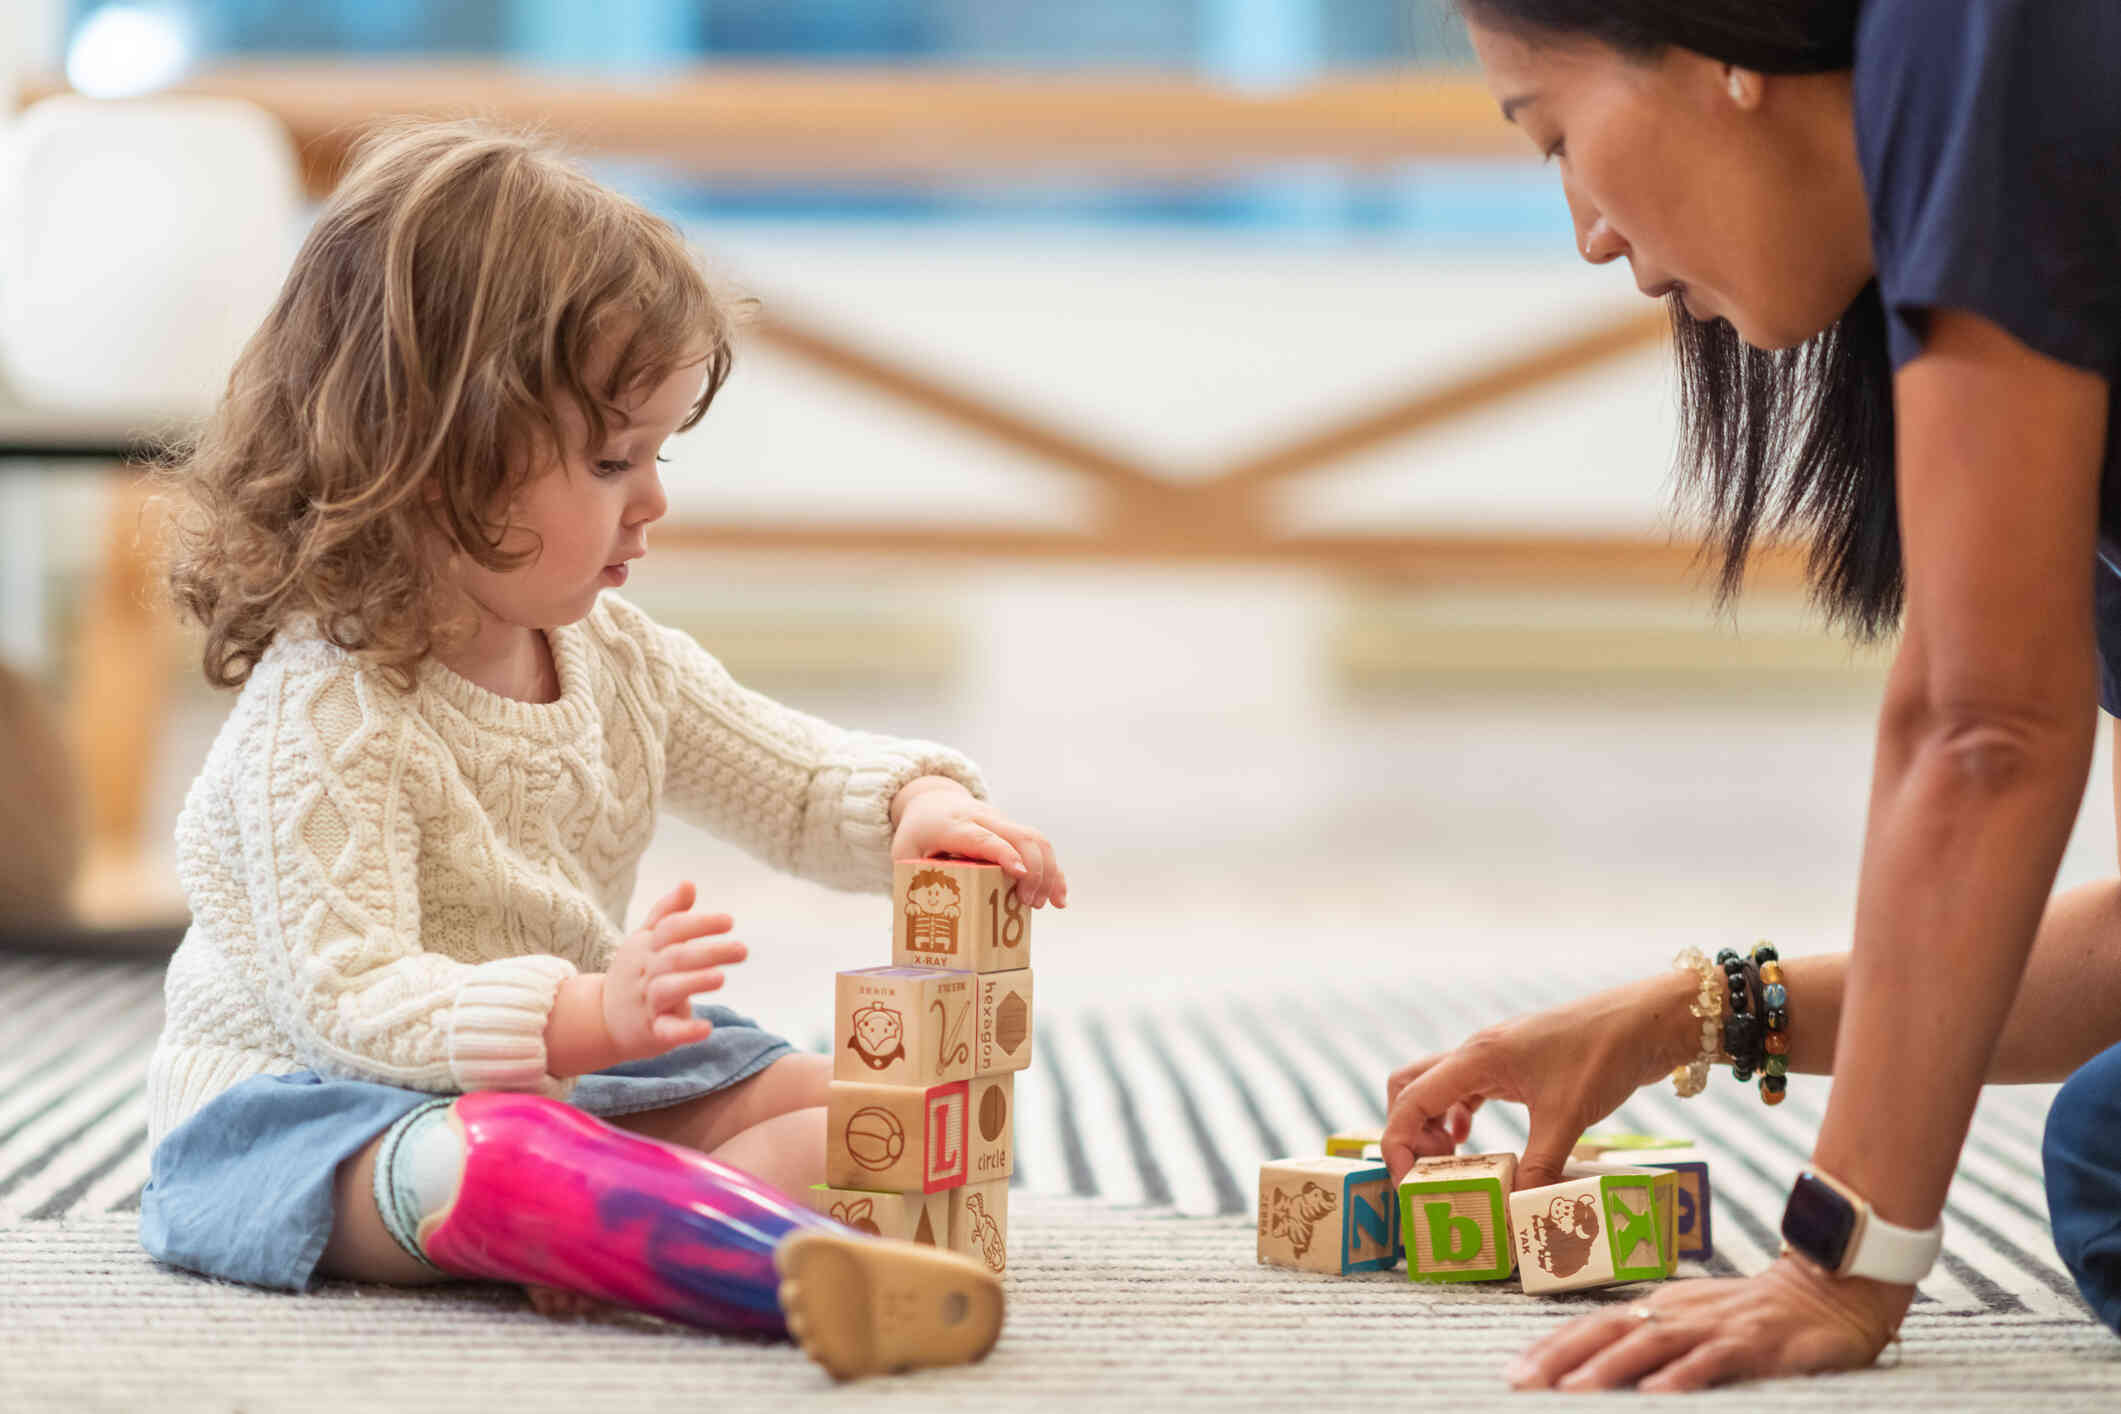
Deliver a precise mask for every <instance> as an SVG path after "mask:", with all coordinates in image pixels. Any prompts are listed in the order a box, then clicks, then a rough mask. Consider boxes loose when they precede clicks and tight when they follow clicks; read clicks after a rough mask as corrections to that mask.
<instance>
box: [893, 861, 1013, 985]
mask: <svg viewBox="0 0 2121 1414" xmlns="http://www.w3.org/2000/svg"><path fill="white" fill-rule="evenodd" d="M891 901H892V913H891V960H892V962H893V963H895V964H897V965H898V966H900V967H951V968H959V969H963V970H966V971H971V972H1017V971H1021V970H1022V969H1024V968H1026V967H1029V966H1030V965H1031V910H1030V909H1028V908H1026V907H1024V905H1023V903H1022V902H1021V901H1020V900H1019V899H1018V898H1017V896H1016V883H1015V881H1014V880H1012V879H1011V878H1010V877H1009V875H1008V874H1007V873H1006V872H1004V871H1003V869H1002V867H1001V866H1000V865H999V864H978V863H974V862H972V861H969V860H963V859H901V860H899V861H898V862H897V863H896V864H894V865H893V866H892V868H891Z"/></svg>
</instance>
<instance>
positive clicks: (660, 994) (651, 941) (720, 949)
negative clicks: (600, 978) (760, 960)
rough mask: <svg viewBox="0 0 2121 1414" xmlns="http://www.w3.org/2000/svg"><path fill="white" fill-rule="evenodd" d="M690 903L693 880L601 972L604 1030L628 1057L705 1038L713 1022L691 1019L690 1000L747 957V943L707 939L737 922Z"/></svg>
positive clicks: (719, 981)
mask: <svg viewBox="0 0 2121 1414" xmlns="http://www.w3.org/2000/svg"><path fill="white" fill-rule="evenodd" d="M692 899H693V888H692V885H691V883H690V882H687V883H682V884H679V885H678V886H677V887H676V888H675V889H672V890H671V891H670V892H669V893H668V894H665V895H664V896H663V898H662V900H661V901H660V902H658V903H657V904H656V906H655V907H653V908H651V909H649V910H648V917H647V918H646V919H645V920H643V921H642V923H641V926H640V928H639V929H637V930H636V931H634V932H632V933H629V934H627V935H626V940H625V941H624V942H622V943H620V944H619V946H618V948H617V950H616V951H615V952H613V953H612V955H611V966H610V967H609V968H607V969H606V970H605V972H604V1026H605V1028H606V1029H607V1030H609V1031H610V1032H611V1040H612V1044H613V1045H615V1046H617V1047H618V1048H619V1049H620V1050H621V1051H623V1052H624V1053H625V1056H626V1059H628V1060H643V1059H645V1058H647V1057H649V1056H659V1055H661V1054H662V1053H663V1052H665V1051H668V1050H673V1049H675V1048H676V1047H678V1046H688V1045H690V1044H692V1043H693V1042H694V1041H704V1040H706V1039H707V1036H708V1033H709V1032H711V1031H713V1030H714V1023H713V1022H711V1021H701V1020H699V1019H697V1018H696V1017H694V1016H693V1014H692V996H693V994H694V993H695V992H711V991H713V990H715V989H716V988H717V987H719V986H721V985H722V974H721V971H720V969H722V968H724V967H727V966H729V965H730V964H732V963H737V962H742V961H743V960H744V956H745V949H744V945H743V944H742V943H739V942H736V941H734V940H732V941H728V942H709V941H707V940H708V939H710V938H713V937H714V936H716V935H717V934H721V933H726V932H728V931H729V930H730V929H731V928H733V927H735V926H736V924H735V922H734V920H732V919H731V918H730V917H729V915H728V914H726V913H694V912H691V911H690V910H691V908H692Z"/></svg>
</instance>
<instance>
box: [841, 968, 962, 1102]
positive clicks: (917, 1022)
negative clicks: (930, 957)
mask: <svg viewBox="0 0 2121 1414" xmlns="http://www.w3.org/2000/svg"><path fill="white" fill-rule="evenodd" d="M976 980H977V979H976V977H975V975H974V974H973V973H970V972H945V971H942V970H940V969H937V968H933V967H862V968H856V969H854V970H853V971H850V972H842V973H841V974H840V975H839V982H838V999H837V1001H836V1003H835V1004H834V1006H833V1017H834V1023H833V1024H834V1030H833V1033H832V1047H833V1049H832V1078H833V1079H835V1080H858V1081H861V1082H863V1083H865V1084H872V1085H917V1086H928V1085H947V1084H949V1083H950V1082H951V1081H953V1080H970V1079H971V1078H972V1040H973V1036H972V1026H973V1020H972V1018H973V1010H974V1005H973V1004H974V1002H975V1000H976V998H975V997H974V996H973V983H974V982H975V981H976Z"/></svg>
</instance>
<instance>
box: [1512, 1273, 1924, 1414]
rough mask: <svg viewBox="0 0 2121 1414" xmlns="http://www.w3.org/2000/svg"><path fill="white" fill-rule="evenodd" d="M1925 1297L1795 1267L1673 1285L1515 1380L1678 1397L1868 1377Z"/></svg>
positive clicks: (1536, 1352)
mask: <svg viewBox="0 0 2121 1414" xmlns="http://www.w3.org/2000/svg"><path fill="white" fill-rule="evenodd" d="M1914 1294H1915V1289H1914V1288H1913V1287H1911V1286H1890V1285H1887V1284H1886V1283H1884V1282H1875V1281H1862V1280H1858V1279H1855V1278H1839V1279H1837V1278H1834V1277H1830V1276H1827V1275H1826V1274H1825V1273H1823V1272H1821V1271H1820V1270H1819V1269H1818V1268H1817V1267H1815V1266H1813V1265H1812V1264H1811V1263H1809V1262H1806V1261H1804V1260H1802V1259H1801V1258H1796V1257H1784V1258H1783V1259H1781V1260H1780V1261H1778V1262H1776V1263H1775V1264H1774V1265H1773V1266H1771V1267H1769V1268H1768V1269H1767V1270H1766V1271H1764V1272H1762V1273H1761V1274H1760V1275H1759V1276H1756V1277H1747V1278H1745V1279H1743V1280H1737V1281H1675V1282H1667V1283H1665V1284H1664V1285H1662V1286H1660V1287H1658V1288H1657V1289H1656V1290H1655V1291H1654V1292H1651V1293H1649V1294H1648V1295H1646V1296H1645V1297H1644V1298H1643V1299H1642V1300H1640V1301H1636V1302H1633V1303H1631V1304H1629V1305H1626V1306H1615V1307H1611V1308H1609V1309H1607V1310H1603V1311H1600V1312H1598V1313H1597V1314H1596V1315H1591V1316H1583V1317H1580V1318H1579V1319H1577V1320H1574V1321H1571V1322H1569V1323H1568V1324H1567V1325H1565V1326H1563V1327H1561V1329H1559V1330H1557V1331H1555V1332H1554V1333H1553V1334H1552V1335H1549V1336H1547V1337H1546V1338H1545V1339H1543V1340H1541V1341H1540V1342H1539V1343H1538V1344H1536V1345H1534V1346H1533V1347H1532V1348H1531V1349H1530V1350H1528V1351H1526V1352H1525V1353H1524V1354H1523V1355H1521V1356H1519V1357H1518V1358H1517V1361H1516V1363H1514V1364H1513V1365H1511V1366H1510V1368H1509V1371H1508V1372H1507V1378H1508V1379H1509V1381H1510V1383H1511V1384H1512V1385H1514V1386H1516V1387H1517V1388H1518V1389H1558V1390H1568V1391H1576V1390H1592V1389H1613V1388H1616V1387H1618V1386H1621V1385H1628V1384H1634V1385H1637V1387H1638V1388H1640V1389H1643V1390H1646V1391H1654V1392H1669V1391H1675V1390H1691V1389H1702V1388H1705V1387H1706V1386H1709V1385H1714V1384H1724V1383H1727V1382H1729V1381H1732V1380H1751V1379H1764V1378H1768V1377H1770V1376H1774V1375H1803V1374H1810V1373H1813V1372H1815V1371H1819V1370H1853V1369H1858V1368H1861V1367H1862V1366H1865V1365H1868V1364H1870V1363H1871V1362H1872V1361H1873V1360H1876V1359H1877V1358H1878V1354H1879V1352H1880V1351H1882V1350H1884V1349H1885V1347H1886V1345H1887V1344H1888V1343H1890V1342H1891V1340H1892V1338H1893V1335H1894V1332H1896V1331H1897V1330H1899V1328H1900V1321H1901V1318H1902V1317H1904V1316H1906V1315H1907V1307H1908V1303H1909V1302H1910V1301H1912V1300H1913V1299H1914Z"/></svg>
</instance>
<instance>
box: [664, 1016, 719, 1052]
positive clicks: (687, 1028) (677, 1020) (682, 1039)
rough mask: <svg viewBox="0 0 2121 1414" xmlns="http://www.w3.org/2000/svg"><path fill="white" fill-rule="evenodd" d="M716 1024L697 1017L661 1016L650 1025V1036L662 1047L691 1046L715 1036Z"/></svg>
mask: <svg viewBox="0 0 2121 1414" xmlns="http://www.w3.org/2000/svg"><path fill="white" fill-rule="evenodd" d="M713 1031H714V1023H713V1022H711V1021H702V1020H700V1019H699V1018H698V1017H696V1016H659V1017H657V1018H656V1019H655V1020H654V1021H653V1022H651V1023H649V1034H651V1035H653V1036H654V1037H655V1039H656V1041H657V1042H658V1043H659V1044H661V1045H662V1046H664V1047H666V1048H669V1047H677V1046H689V1045H691V1044H693V1043H694V1042H695V1041H704V1040H706V1039H707V1038H708V1036H709V1035H711V1034H713Z"/></svg>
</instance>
